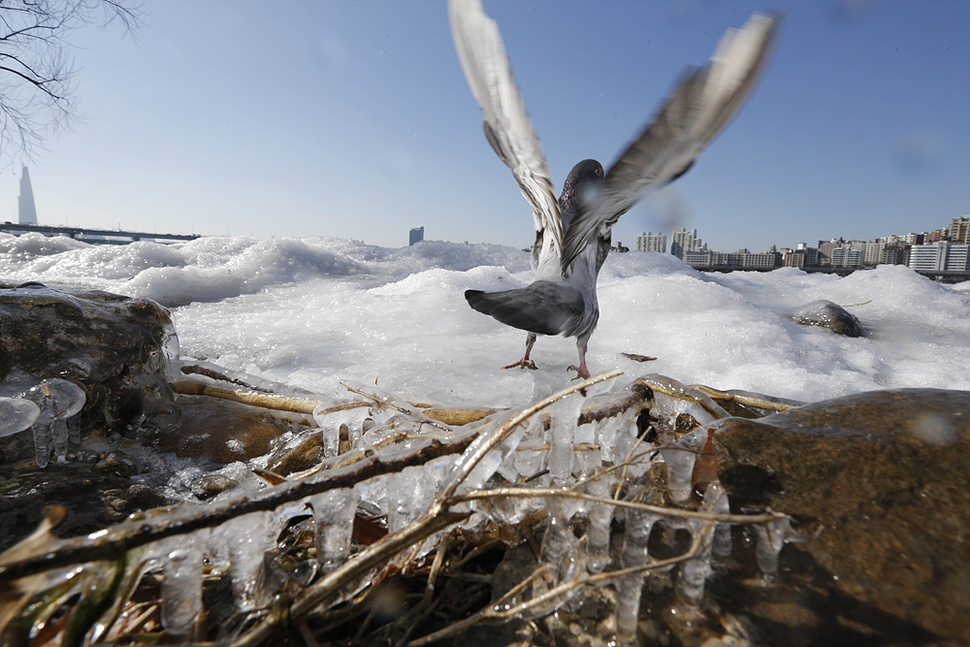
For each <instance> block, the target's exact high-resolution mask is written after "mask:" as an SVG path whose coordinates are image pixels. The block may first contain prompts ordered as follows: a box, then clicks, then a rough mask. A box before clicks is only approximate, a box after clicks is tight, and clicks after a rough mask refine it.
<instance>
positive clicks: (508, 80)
mask: <svg viewBox="0 0 970 647" xmlns="http://www.w3.org/2000/svg"><path fill="white" fill-rule="evenodd" d="M448 14H449V17H450V20H451V35H452V38H453V39H454V41H455V49H456V50H457V52H458V59H459V61H461V67H462V69H463V70H464V71H465V78H466V79H468V85H469V86H470V87H471V90H472V93H473V94H474V95H475V99H477V100H478V105H479V106H481V108H482V113H483V114H484V116H485V124H484V127H485V136H486V137H487V138H488V141H489V143H490V144H491V145H492V148H493V149H495V153H496V154H497V155H498V156H499V157H500V158H501V159H502V161H503V162H505V164H506V166H508V167H509V168H510V169H512V175H514V176H515V181H516V182H518V184H519V188H520V189H521V190H522V195H524V196H525V199H526V200H528V201H529V204H530V205H532V215H533V218H534V221H535V228H536V232H537V233H539V234H541V235H542V240H543V246H544V247H546V248H548V249H549V250H550V251H554V252H555V254H556V256H557V257H561V256H562V247H563V240H562V218H561V216H560V213H559V202H558V201H557V200H556V195H555V193H554V192H553V188H552V182H551V180H550V179H549V168H548V166H547V165H546V158H545V156H544V155H543V154H542V147H541V146H540V145H539V139H538V137H536V134H535V131H534V130H533V128H532V121H531V120H530V119H529V115H528V113H527V112H526V110H525V106H524V105H522V99H521V97H520V96H519V89H518V87H517V86H516V85H515V80H514V79H513V78H512V68H511V67H510V66H509V60H508V56H506V54H505V46H504V45H503V44H502V36H501V34H499V31H498V25H496V24H495V21H494V20H492V19H491V18H489V17H488V16H487V15H486V14H485V11H484V10H483V9H482V3H481V0H449V1H448ZM538 251H539V250H536V251H535V252H533V255H534V256H535V254H536V253H537V252H538Z"/></svg>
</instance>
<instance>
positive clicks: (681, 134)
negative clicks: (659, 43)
mask: <svg viewBox="0 0 970 647" xmlns="http://www.w3.org/2000/svg"><path fill="white" fill-rule="evenodd" d="M448 13H449V19H450V23H451V33H452V38H453V40H454V42H455V49H456V51H457V53H458V59H459V61H460V62H461V67H462V69H463V70H464V72H465V78H466V79H467V80H468V85H469V86H470V88H471V91H472V94H474V95H475V99H476V100H477V101H478V104H479V106H480V107H481V109H482V113H483V115H484V129H485V137H486V139H487V140H488V142H489V144H491V146H492V149H493V150H494V151H495V153H496V154H497V155H498V156H499V158H500V159H501V160H502V161H503V162H504V163H505V164H506V165H507V166H508V167H509V168H510V169H511V170H512V175H513V176H514V177H515V180H516V182H517V183H518V185H519V188H520V189H521V191H522V195H523V196H525V199H526V200H527V201H528V202H529V204H530V205H531V206H532V215H533V220H534V224H535V232H536V237H535V244H534V245H533V246H532V258H531V261H532V268H533V270H534V273H535V274H534V278H533V281H532V283H530V284H529V285H528V286H526V287H524V288H520V289H514V290H503V291H499V292H483V291H481V290H467V291H466V292H465V299H466V300H467V301H468V304H469V305H470V306H471V307H472V308H474V309H475V310H477V311H478V312H481V313H484V314H487V315H490V316H492V317H493V318H495V319H496V320H498V321H499V322H501V323H503V324H505V325H508V326H512V327H514V328H519V329H521V330H525V331H526V332H527V333H528V334H527V337H526V344H525V355H523V357H522V359H520V360H519V361H518V362H515V363H514V364H510V365H508V366H505V367H503V368H516V367H519V368H529V369H533V370H535V369H536V365H535V362H534V361H533V360H532V359H531V358H530V354H531V353H532V347H533V345H534V344H535V342H536V339H537V336H538V335H564V336H566V337H575V338H576V348H577V350H578V352H579V364H578V365H573V366H570V367H569V369H568V370H571V371H576V376H575V377H574V378H573V379H580V378H582V379H586V378H588V377H589V376H590V374H589V369H588V368H587V366H586V350H587V345H588V343H589V338H590V336H591V335H592V334H593V330H594V329H595V328H596V323H597V321H598V320H599V305H598V303H597V301H596V279H597V276H598V275H599V272H600V269H601V268H602V267H603V263H604V261H605V260H606V257H607V254H609V251H610V242H611V238H610V233H611V230H612V227H613V225H614V224H616V222H617V220H618V219H619V217H620V216H621V215H623V214H624V213H626V212H627V211H628V210H629V209H630V208H631V207H632V206H633V205H634V204H636V203H637V202H638V201H639V200H640V199H641V198H643V197H644V195H646V193H648V192H649V191H651V190H653V189H656V188H658V187H661V186H664V185H666V184H668V183H670V182H672V181H673V180H676V179H677V178H678V177H680V176H681V175H683V174H684V173H686V172H687V170H688V169H690V167H691V165H693V163H694V160H695V158H696V157H697V155H698V153H700V151H701V150H702V149H703V148H704V147H705V146H706V145H707V144H708V143H710V141H711V140H712V139H714V137H715V136H716V135H717V134H718V132H720V130H721V129H722V128H723V127H724V125H725V124H726V123H727V122H728V121H729V120H730V119H731V117H733V116H734V114H735V113H736V112H737V111H738V108H739V107H740V106H741V104H742V103H743V102H744V100H745V98H746V97H747V96H748V94H749V93H750V92H751V89H752V88H753V87H754V85H755V82H756V80H757V78H758V76H759V74H760V72H761V70H762V68H763V67H764V65H765V62H766V60H767V58H768V52H769V50H770V47H771V43H772V41H773V40H774V36H775V32H776V23H777V20H776V19H775V17H774V16H767V15H761V14H754V15H752V16H751V17H750V18H749V19H748V21H747V22H746V23H745V25H744V26H743V27H742V28H741V29H738V30H735V29H729V30H728V31H727V33H726V34H725V35H724V36H723V37H722V38H721V41H720V43H719V44H718V46H717V49H716V50H715V52H714V55H713V56H712V57H711V60H710V61H709V62H708V63H707V65H705V66H703V67H700V68H688V69H687V70H686V71H685V72H684V73H683V75H682V78H681V80H680V82H679V84H678V85H677V86H676V89H675V90H674V92H673V94H672V95H671V96H669V97H668V98H667V99H666V100H665V101H664V103H663V105H662V106H661V108H660V110H659V111H658V112H657V114H656V116H655V117H654V118H653V120H652V121H651V122H650V123H649V124H648V125H647V126H646V128H644V130H643V131H642V132H641V133H640V134H639V135H638V136H637V137H636V139H634V140H633V141H632V142H631V143H630V144H628V145H627V147H626V149H625V150H624V151H623V152H622V153H621V154H620V156H619V158H618V159H617V160H616V161H615V162H614V163H613V165H612V166H610V168H609V170H604V168H603V166H602V165H601V164H600V163H599V162H597V161H596V160H591V159H587V160H583V161H582V162H580V163H578V164H576V166H574V167H573V169H572V170H571V171H570V172H569V175H568V176H567V177H566V181H565V182H564V184H563V189H562V193H561V194H560V195H559V198H558V199H556V197H555V194H554V192H553V185H552V181H551V180H550V179H549V169H548V166H547V164H546V160H545V157H544V155H543V153H542V148H541V146H540V145H539V140H538V138H537V137H536V134H535V131H534V130H533V127H532V122H531V120H530V119H529V115H528V113H527V112H526V109H525V106H524V105H523V103H522V99H521V97H520V95H519V89H518V87H517V86H516V84H515V81H514V80H513V78H512V69H511V67H510V65H509V61H508V57H507V56H506V54H505V46H504V45H503V43H502V37H501V35H500V34H499V30H498V26H497V25H496V23H495V21H494V20H492V19H491V18H489V17H488V16H487V15H486V14H485V11H484V9H483V8H482V3H481V0H449V2H448Z"/></svg>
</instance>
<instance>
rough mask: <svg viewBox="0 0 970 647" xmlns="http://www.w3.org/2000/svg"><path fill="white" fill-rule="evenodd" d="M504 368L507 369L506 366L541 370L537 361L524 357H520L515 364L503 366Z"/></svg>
mask: <svg viewBox="0 0 970 647" xmlns="http://www.w3.org/2000/svg"><path fill="white" fill-rule="evenodd" d="M502 368H503V369H506V368H527V369H529V370H531V371H538V370H539V367H538V366H536V363H535V362H533V361H532V360H531V359H526V358H524V357H523V358H522V359H520V360H519V361H517V362H515V363H514V364H509V365H508V366H503V367H502Z"/></svg>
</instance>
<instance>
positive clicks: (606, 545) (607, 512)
mask: <svg viewBox="0 0 970 647" xmlns="http://www.w3.org/2000/svg"><path fill="white" fill-rule="evenodd" d="M611 485H612V480H611V479H610V478H608V477H606V476H603V477H600V478H597V479H595V480H593V481H590V482H589V484H588V485H587V486H586V491H587V492H588V493H589V494H592V495H593V496H597V497H600V498H604V499H608V498H609V497H610V490H611V489H612V488H611ZM587 508H588V515H589V526H588V529H587V531H586V553H587V562H586V568H587V569H588V570H589V572H591V573H600V572H602V571H603V569H605V568H606V566H607V564H609V563H610V523H611V522H612V521H613V512H614V508H613V506H611V505H609V504H608V503H588V504H587Z"/></svg>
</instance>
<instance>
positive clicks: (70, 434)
mask: <svg viewBox="0 0 970 647" xmlns="http://www.w3.org/2000/svg"><path fill="white" fill-rule="evenodd" d="M67 439H68V441H69V442H71V443H74V444H75V445H79V444H81V414H76V415H73V416H71V417H70V418H68V419H67Z"/></svg>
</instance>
